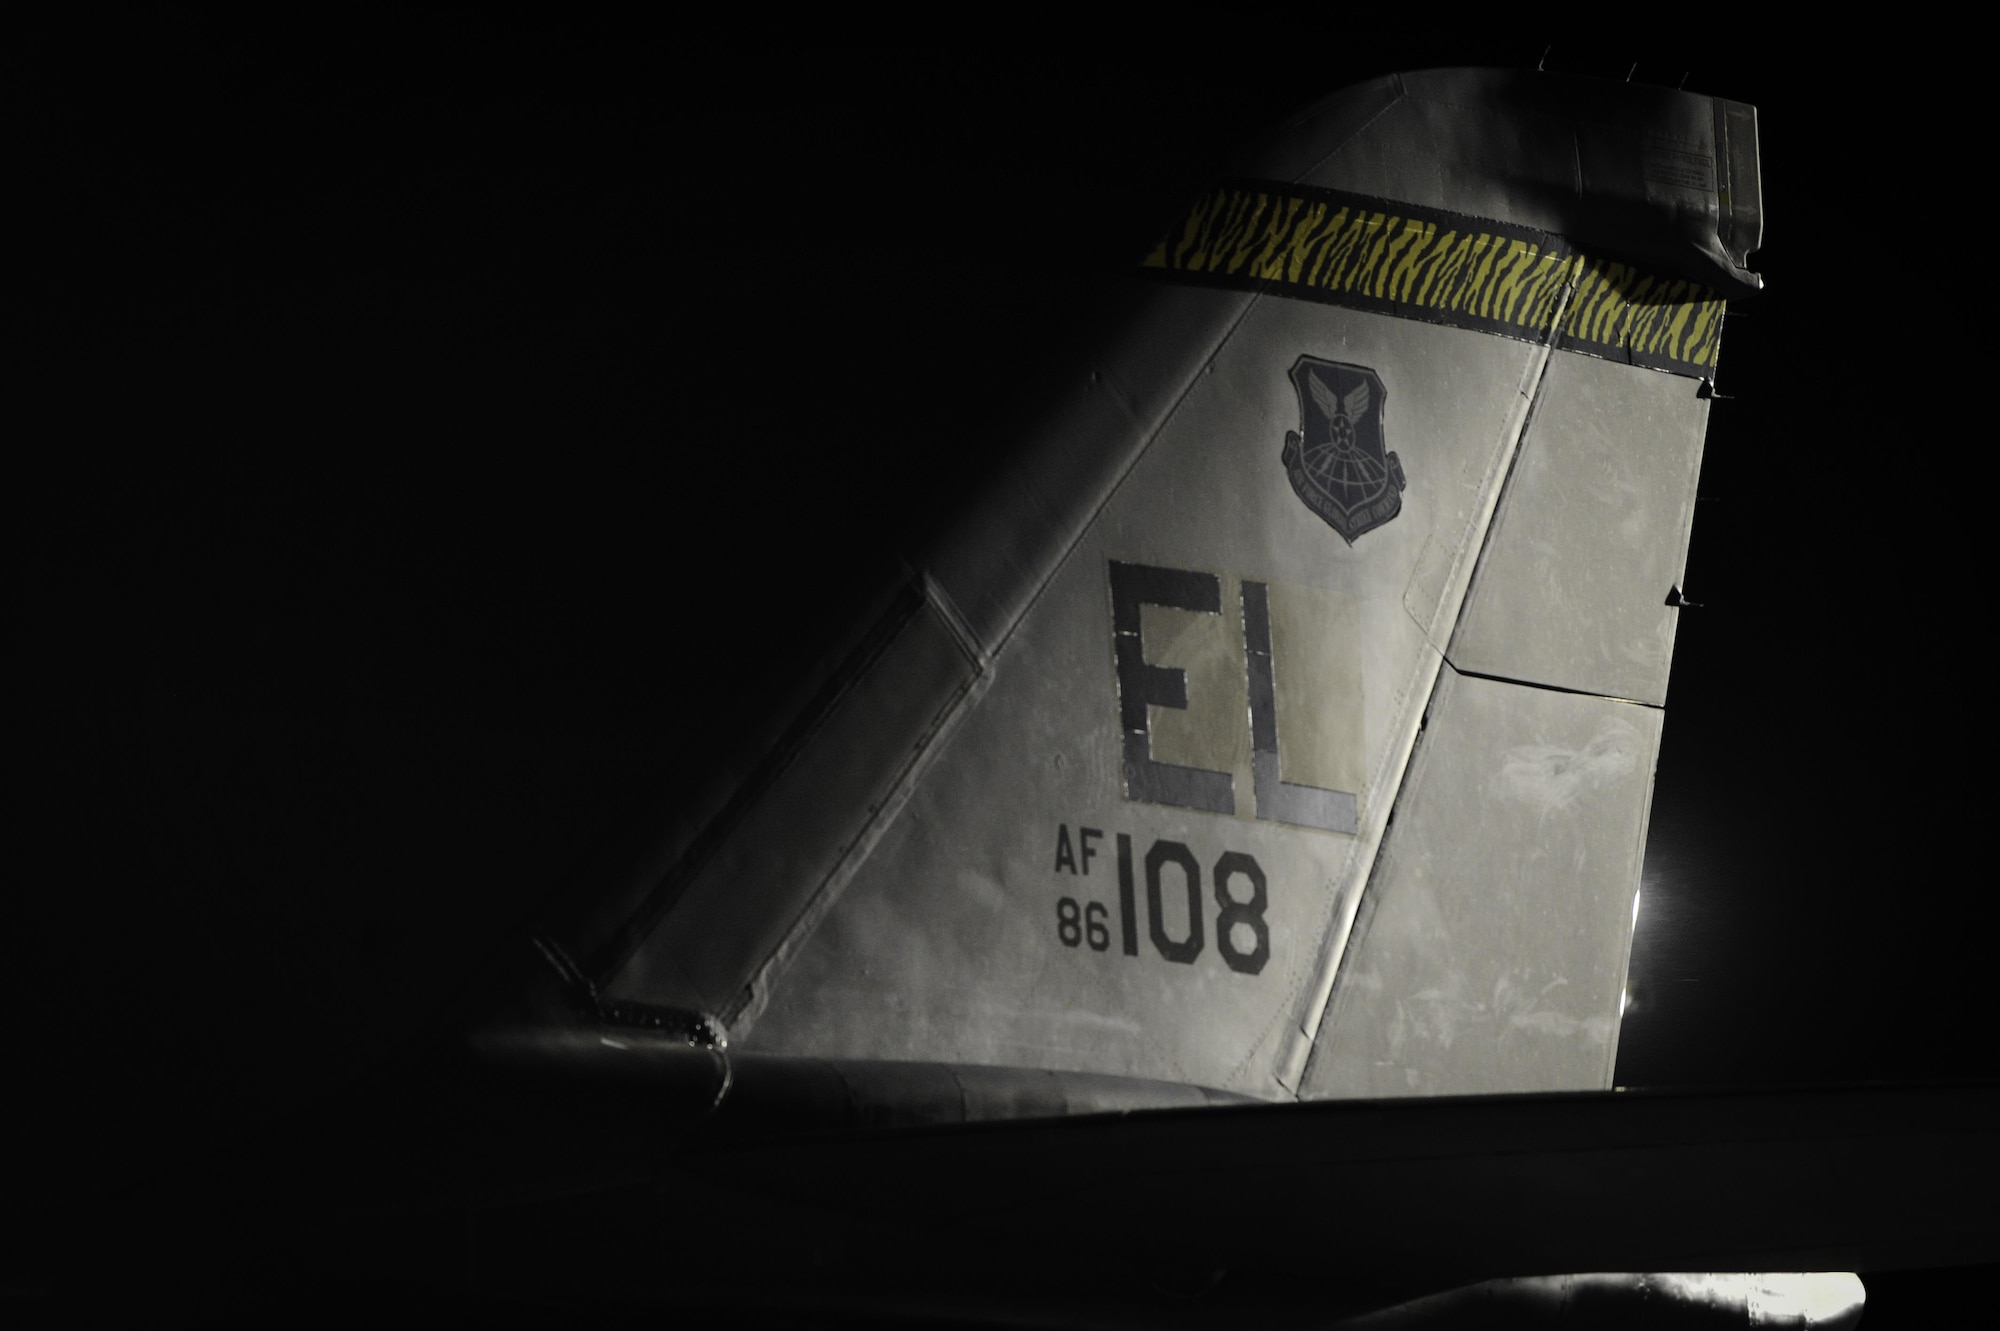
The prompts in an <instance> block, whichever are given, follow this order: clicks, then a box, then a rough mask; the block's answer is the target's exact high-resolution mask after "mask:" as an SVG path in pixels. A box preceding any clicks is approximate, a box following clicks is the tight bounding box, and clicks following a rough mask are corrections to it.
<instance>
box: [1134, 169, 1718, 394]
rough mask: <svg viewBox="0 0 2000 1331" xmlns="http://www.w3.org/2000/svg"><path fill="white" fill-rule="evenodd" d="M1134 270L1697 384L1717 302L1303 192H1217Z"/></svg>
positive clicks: (1541, 251) (1459, 222)
mask: <svg viewBox="0 0 2000 1331" xmlns="http://www.w3.org/2000/svg"><path fill="white" fill-rule="evenodd" d="M1140 266H1141V268H1142V269H1143V270H1145V271H1147V272H1151V273H1153V274H1155V275H1157V276H1160V277H1165V278H1169V279H1171V280H1176V281H1187V282H1195V283H1198V284H1201V285H1205V286H1226V287H1235V288H1239V289H1241V288H1250V289H1255V290H1260V291H1269V292H1272V293H1275V294H1277V295H1281V296H1290V297H1294V298H1297V299H1303V300H1317V301H1324V302H1327V303H1330V304H1336V305H1350V306H1354V307H1356V308H1359V309H1366V310H1374V311H1377V312H1379V313H1383V314H1393V315H1397V316H1400V317H1403V318H1409V319H1422V320H1426V321H1428V322H1431V323H1441V324H1449V325H1451V326H1453V327H1457V328H1471V329H1476V330H1478V331H1480V332H1487V333H1497V334H1499V335H1501V336H1503V337H1515V338H1521V339H1523V340H1526V341H1531V342H1544V341H1553V342H1554V344H1555V345H1556V346H1558V347H1561V348H1563V349H1564V350H1568V351H1578V352H1582V353H1584V354H1586V355H1592V356H1601V357H1605V358H1607V359H1611V360H1621V361H1629V362H1630V363H1632V364H1634V365H1644V366H1648V367H1650V368H1653V369H1659V370H1669V371H1672V372H1673V373H1676V374H1687V375H1692V376H1694V377H1696V378H1703V379H1706V378H1709V377H1710V376H1712V375H1713V374H1714V372H1715V357H1716V350H1717V345H1718V343H1719V341H1720V337H1721V332H1722V315H1723V300H1722V298H1721V297H1720V296H1718V295H1716V294H1715V293H1714V292H1713V291H1710V290H1709V289H1708V288H1707V287H1704V286H1702V285H1700V284H1699V283H1696V282H1691V281H1687V280H1685V279H1682V278H1673V277H1666V276H1663V275H1661V274H1658V273H1653V272H1647V271H1645V270H1643V269H1640V268H1637V267H1634V266H1633V265H1630V264H1625V263H1618V262H1615V261H1611V260H1606V259H1600V258H1596V257H1594V256H1592V255H1589V254H1586V253H1584V252H1583V251H1581V250H1579V249H1578V248H1577V247H1576V246H1575V245H1574V244H1573V243H1572V242H1571V241H1569V240H1567V239H1565V238H1564V237H1562V236H1559V235H1555V234H1553V233H1550V232H1546V231H1536V230H1533V229H1532V228H1529V227H1522V226H1514V225H1512V224H1510V223H1505V222H1494V221H1489V220H1486V219H1483V218H1476V217H1465V216H1462V215H1459V214H1456V213H1447V212H1443V211H1441V210H1439V209H1435V208H1420V207H1417V206H1416V205H1414V204H1404V203H1393V202H1390V201H1388V200H1386V199H1375V198H1369V197H1367V196H1365V195H1358V194H1344V193H1341V192H1339V191H1335V190H1321V189H1312V188H1309V187H1306V186H1303V185H1276V184H1270V183H1265V182H1258V181H1231V182H1225V183H1224V184H1221V185H1218V186H1216V187H1215V188H1214V189H1212V190H1210V191H1209V192H1208V193H1207V194H1206V195H1203V196H1202V197H1201V198H1199V199H1197V200H1195V202H1194V203H1193V205H1192V206H1190V207H1189V209H1188V211H1187V212H1186V214H1185V215H1183V217H1182V218H1181V220H1180V222H1179V223H1178V224H1177V225H1176V226H1175V227H1174V229H1173V230H1172V231H1170V232H1169V233H1168V234H1167V235H1166V237H1165V238H1164V239H1162V240H1161V241H1160V243H1159V244H1158V245H1157V246H1155V247H1154V249H1153V251H1152V253H1150V254H1148V255H1147V256H1146V258H1145V261H1144V262H1143V263H1142V264H1141V265H1140ZM1559 310H1560V311H1561V315H1560V326H1556V325H1557V318H1558V316H1557V311H1559Z"/></svg>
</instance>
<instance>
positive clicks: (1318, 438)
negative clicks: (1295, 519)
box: [1284, 356, 1403, 545]
mask: <svg viewBox="0 0 2000 1331" xmlns="http://www.w3.org/2000/svg"><path fill="white" fill-rule="evenodd" d="M1292 387H1293V388H1295V389H1297V390H1298V394H1299V428H1298V429H1297V430H1287V431H1285V452H1284V460H1285V474H1286V475H1287V476H1289V477H1291V478H1292V489H1294V490H1296V491H1297V492H1298V496H1299V498H1300V499H1303V500H1304V501H1305V505H1306V507H1307V508H1309V509H1311V510H1312V511H1313V512H1315V513H1317V514H1319V515H1320V517H1322V518H1324V519H1325V520H1326V525H1327V526H1329V527H1331V528H1333V529H1334V530H1335V531H1337V532H1339V533H1340V538H1341V539H1342V540H1343V541H1346V542H1347V543H1348V544H1349V545H1353V544H1354V542H1355V541H1356V540H1357V539H1358V538H1359V537H1360V536H1361V534H1362V533H1363V532H1369V531H1373V530H1375V529H1376V528H1377V527H1379V526H1381V525H1382V524H1383V523H1385V522H1387V521H1389V519H1391V518H1393V517H1395V516H1396V514H1398V513H1400V512H1402V509H1403V464H1402V463H1401V462H1400V461H1398V460H1397V458H1396V455H1395V454H1394V453H1390V452H1387V451H1385V450H1384V448H1383V446H1382V408H1383V406H1384V405H1385V404H1386V402H1387V400H1388V397H1389V394H1388V392H1387V390H1385V389H1384V388H1383V387H1382V379H1381V377H1380V376H1379V375H1377V374H1376V373H1375V371H1373V370H1371V369H1369V368H1368V367H1367V366H1365V365H1342V364H1340V363H1339V362H1337V361H1330V360H1318V359H1316V358H1314V357H1312V356H1301V357H1299V359H1298V363H1297V364H1296V365H1294V366H1292Z"/></svg>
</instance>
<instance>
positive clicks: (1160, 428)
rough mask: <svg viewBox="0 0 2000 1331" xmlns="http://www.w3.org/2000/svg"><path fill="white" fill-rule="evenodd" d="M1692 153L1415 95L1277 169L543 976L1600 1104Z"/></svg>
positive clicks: (1347, 100)
mask: <svg viewBox="0 0 2000 1331" xmlns="http://www.w3.org/2000/svg"><path fill="white" fill-rule="evenodd" d="M1621 87H1625V88H1626V89H1627V90H1626V91H1623V92H1620V91H1618V89H1619V88H1621ZM1523 88H1526V89H1527V91H1525V92H1524V91H1522V90H1523ZM1621 99H1622V100H1621ZM1733 107H1734V104H1729V103H1722V102H1718V101H1714V100H1712V99H1709V98H1705V97H1697V96H1694V95H1691V94H1679V93H1666V92H1663V91H1662V90H1658V89H1630V88H1629V85H1607V86H1598V85H1594V84H1583V83H1580V82H1577V81H1557V80H1549V81H1548V83H1547V84H1546V85H1542V86H1536V85H1533V84H1532V80H1530V81H1528V82H1524V81H1523V79H1522V78H1521V77H1520V76H1513V75H1504V76H1503V75H1497V74H1493V73H1490V72H1487V71H1442V72H1433V73H1427V74H1422V75H1406V76H1402V77H1400V78H1398V79H1393V80H1387V81H1381V82H1378V83H1376V84H1370V85H1367V86H1365V87H1363V88H1361V89H1358V90H1356V91H1355V92H1353V93H1352V94H1344V95H1342V96H1337V97H1335V98H1332V99H1329V100H1328V101H1327V102H1326V103H1323V104H1322V106H1321V107H1320V108H1317V109H1316V110H1315V111H1313V112H1310V113H1308V114H1307V115H1306V116H1304V117H1302V118H1301V119H1300V120H1299V121H1298V122H1296V123H1295V124H1294V125H1293V126H1291V127H1289V128H1288V129H1286V130H1284V131H1282V132H1281V133H1280V134H1279V135H1277V136H1276V137H1275V138H1274V140H1273V141H1272V143H1271V144H1268V145H1266V147H1265V149H1264V150H1263V152H1262V155H1261V156H1260V157H1259V158H1256V159H1253V161H1252V163H1251V166H1252V167H1253V168H1254V169H1255V172H1256V174H1255V175H1253V176H1246V177H1243V178H1236V179H1232V180H1231V181H1227V182H1225V183H1224V184H1223V185H1221V186H1218V187H1217V189H1216V190H1214V191H1211V192H1210V193H1208V194H1206V195H1204V196H1203V197H1202V198H1200V199H1198V200H1196V201H1195V202H1194V203H1193V204H1192V205H1191V206H1190V209H1189V210H1188V212H1187V213H1186V214H1185V215H1184V216H1182V217H1181V218H1179V219H1177V220H1176V222H1175V224H1174V226H1173V227H1172V228H1171V229H1170V230H1169V231H1168V233H1167V235H1166V237H1165V239H1164V240H1163V242H1162V244H1161V245H1160V246H1159V247H1158V248H1157V249H1156V250H1155V251H1153V252H1152V253H1151V254H1150V255H1148V256H1147V257H1146V260H1145V264H1144V266H1143V267H1142V269H1141V277H1140V278H1139V279H1138V280H1135V282H1134V283H1133V286H1132V290H1131V291H1130V292H1129V293H1128V294H1127V297H1126V305H1125V307H1124V309H1123V310H1122V313H1121V318H1122V322H1120V323H1119V324H1118V325H1117V326H1118V328H1119V329H1120V331H1118V332H1116V333H1114V334H1112V335H1109V336H1107V338H1106V339H1105V341H1104V343H1103V346H1102V349H1101V352H1100V353H1099V354H1098V355H1097V356H1096V357H1095V359H1094V360H1093V361H1092V362H1091V363H1090V364H1088V365H1085V366H1079V367H1077V370H1076V372H1075V373H1074V374H1073V375H1071V376H1068V377H1067V379H1066V380H1065V381H1064V382H1063V385H1062V387H1061V389H1060V390H1059V392H1058V394H1057V397H1056V399H1055V400H1053V401H1050V402H1048V403H1046V404H1044V410H1043V412H1042V414H1041V415H1040V416H1039V417H1038V418H1037V421H1038V423H1037V424H1036V425H1034V426H1033V427H1032V428H1029V429H1028V430H1026V431H1025V433H1024V434H1023V435H1022V436H1021V437H1019V438H1016V439H1013V440H1009V441H1005V442H1006V443H1007V444H1008V446H1009V447H1010V449H1011V451H1010V454H1009V458H1008V461H1007V463H1006V465H1005V467H1004V468H1003V469H1002V471H1001V472H1000V474H999V478H998V480H997V481H996V482H995V484H994V485H993V486H992V487H991V489H990V490H989V491H987V492H986V493H984V494H982V495H980V496H977V497H975V498H974V500H973V502H972V503H971V504H970V505H969V507H968V511H967V513H966V515H965V518H964V520H963V521H962V522H961V523H960V525H959V526H958V527H957V528H955V529H954V530H953V531H952V533H951V534H950V535H949V536H948V537H947V539H945V540H944V541H943V542H942V543H940V545H939V546H938V547H937V548H936V549H934V550H933V551H932V552H931V553H930V554H929V555H928V556H927V557H926V558H925V559H924V560H923V561H921V565H920V567H918V568H917V569H915V570H914V571H913V574H912V579H911V583H910V587H909V591H908V594H907V595H906V596H905V597H903V598H901V600H900V601H899V602H898V609H897V611H896V615H897V618H896V620H895V622H894V623H893V624H889V623H887V622H886V621H885V628H884V630H883V632H881V633H878V634H873V635H867V636H866V637H865V639H864V640H865V641H866V642H867V643H868V644H869V650H868V651H867V652H866V653H857V655H856V656H855V657H854V658H853V659H852V660H851V661H850V663H849V666H848V668H847V669H846V670H845V671H844V672H843V673H842V674H841V676H840V679H839V685H840V686H839V687H838V688H832V689H829V690H827V691H826V692H825V695H824V699H825V700H824V703H823V705H822V707H821V708H820V711H819V712H818V713H817V714H816V715H815V717H814V718H813V719H812V721H811V724H809V725H806V726H804V727H795V728H794V731H793V732H792V739H791V740H790V741H789V742H788V746H787V747H786V748H785V751H784V752H783V753H782V754H774V756H773V758H772V759H771V761H770V762H768V763H767V764H766V768H765V770H764V771H763V774H762V775H761V776H760V778H759V782H758V784H757V786H756V788H755V791H754V793H753V797H746V798H745V799H742V800H739V801H736V802H734V804H733V805H732V809H733V812H732V813H731V816H730V821H729V822H728V823H727V824H726V825H719V826H717V827H716V828H713V829H711V833H710V834H706V835H704V836H703V837H701V838H697V839H696V842H695V843H694V846H695V848H694V849H691V850H690V851H688V852H685V853H683V855H682V857H681V861H682V862H680V863H678V864H677V866H676V868H675V870H674V871H673V874H672V879H673V885H672V894H671V898H670V899H667V898H661V899H659V900H656V902H655V903H654V906H653V909H652V911H651V913H650V914H647V915H646V916H645V923H644V927H637V926H635V925H632V924H629V923H628V926H627V928H626V929H625V934H624V937H625V939H626V941H625V942H624V943H622V944H620V945H619V946H617V947H615V948H610V949H608V950H607V948H606V947H605V946H604V943H605V940H603V939H580V940H568V941H567V942H566V943H565V946H566V947H567V948H568V949H569V951H570V954H571V955H574V956H593V955H594V956H596V957H597V958H598V962H597V973H596V974H594V975H592V976H590V977H589V978H590V979H591V980H592V981H593V982H594V983H595V984H596V986H597V988H598V989H599V991H600V992H601V993H602V994H603V995H604V996H606V998H608V999H610V1000H613V1001H619V1002H630V1003H639V1004H655V1005H662V1006H671V1007H682V1008H692V1009H695V1010H697V1011H701V1012H705V1013H710V1014H713V1015H715V1016H716V1017H718V1018H720V1020H721V1021H722V1022H723V1023H725V1024H726V1025H727V1026H728V1027H729V1028H730V1030H731V1032H732V1034H733V1036H734V1038H735V1039H736V1041H737V1043H738V1045H739V1046H740V1047H746V1048H749V1049H753V1050H758V1051H763V1052H770V1053H792V1054H811V1055H819V1056H831V1057H842V1058H873V1059H915V1060H925V1061H941V1062H952V1063H961V1064H980V1063H985V1064H998V1065H1006V1066H1017V1067H1019V1066H1025V1067H1042V1068H1050V1069H1058V1070H1063V1071H1074V1072H1087V1073H1103V1074H1112V1075H1119V1076H1129V1077H1145V1078H1152V1079H1158V1080H1167V1081H1178V1082H1186V1083H1193V1084H1197V1085H1202V1086H1210V1087H1216V1088H1220V1089H1226V1090H1231V1091H1237V1092H1241V1093H1246V1094H1250V1095H1255V1096H1261V1097H1266V1098H1290V1097H1293V1096H1297V1095H1306V1096H1329V1095H1331V1096H1351V1095H1383V1094H1395V1095H1406V1094H1411V1093H1451V1092H1476V1091H1506V1090H1519V1091H1529V1090H1552V1089H1578V1088H1593V1087H1603V1086H1608V1085H1609V1083H1610V1076H1611V1069H1612V1066H1613V1060H1614V1059H1615V1054H1616V1042H1617V1028H1618V1018H1619V1013H1620V1008H1621V1004H1622V994H1623V988H1624V971H1625V965H1626V958H1627V954H1628V951H1629V945H1630V934H1631V927H1632V918H1631V903H1632V897H1633V893H1634V891H1636V888H1637V884H1638V875H1639V861H1640V856H1641V853H1642V851H1643V847H1644V837H1645V824H1646V815H1647V809H1648V806H1649V803H1650V795H1651V783H1652V771H1653V764H1654V759H1655V756H1656V754H1657V751H1658V743H1659V735H1660V726H1661V718H1662V711H1661V708H1662V706H1663V704H1664V701H1665V690H1666V680H1667V670H1668V665H1669V663H1670V660H1671V654H1672V645H1673V630H1674V615H1675V613H1676V612H1675V610H1674V609H1673V608H1671V607H1670V606H1668V605H1667V604H1666V600H1667V592H1668V590H1669V589H1670V588H1671V587H1673V586H1675V585H1677V583H1678V581H1679V577H1680V571H1681V563H1682V560H1683V558H1684V554H1685V550H1686V544H1687V539H1688V534H1689V523H1690V515H1691V511H1692V494H1693V485H1694V478H1695V474H1696V471H1697V469H1698V467H1699V461H1700V452H1701V442H1702V438H1703V433H1704V427H1705V424H1706V412H1707V401H1706V397H1705V395H1704V393H1703V392H1702V391H1701V390H1702V385H1703V382H1704V381H1705V380H1706V379H1707V378H1708V377H1709V376H1710V375H1711V374H1712V373H1713V366H1714V363H1715V355H1716V351H1717V346H1718V341H1719V334H1720V325H1721V317H1722V295H1721V294H1719V292H1726V291H1733V290H1741V289H1744V288H1745V287H1746V286H1747V285H1748V279H1746V278H1743V277H1741V276H1740V275H1738V276H1731V271H1730V270H1729V269H1728V268H1727V264H1726V263H1725V262H1724V261H1725V260H1727V262H1728V263H1734V264H1737V265H1738V267H1740V262H1741V260H1742V259H1744V258H1747V255H1748V252H1749V249H1750V248H1754V243H1755V240H1756V225H1757V224H1758V223H1757V221H1756V219H1755V217H1754V213H1755V200H1754V192H1753V194H1752V196H1751V197H1750V198H1749V199H1748V201H1746V199H1745V194H1744V190H1743V188H1742V187H1741V186H1740V185H1739V186H1738V187H1737V188H1736V189H1735V191H1734V193H1731V192H1730V191H1731V182H1732V181H1740V180H1742V179H1750V180H1754V177H1755V171H1756V158H1755V143H1754V115H1752V116H1750V117H1749V118H1748V119H1747V120H1746V119H1745V118H1744V117H1743V116H1741V115H1738V114H1737V111H1739V110H1740V111H1744V112H1747V110H1748V109H1747V108H1735V109H1732V108H1733ZM1564 108H1567V110H1564ZM1606 125H1610V126H1613V127H1614V128H1615V131H1616V132H1615V133H1613V131H1612V130H1606V129H1604V126H1606ZM1745 126H1747V129H1746V128H1745ZM1746 134H1747V135H1748V138H1747V140H1746V138H1745V137H1744V136H1745V135H1746ZM1592 135H1596V136H1597V138H1595V139H1593V138H1591V136H1592ZM1729 135H1734V136H1735V137H1727V136H1729ZM1606 136H1609V137H1606ZM1586 139H1590V142H1591V143H1593V144H1596V143H1597V142H1598V139H1602V140H1603V142H1604V143H1606V144H1611V145H1613V147H1616V146H1617V145H1624V147H1623V148H1618V149H1617V151H1613V148H1602V152H1600V151H1599V148H1600V147H1602V145H1599V147H1593V148H1591V150H1590V151H1588V152H1586V151H1584V150H1583V145H1584V143H1585V140H1586ZM1627 149H1629V152H1627V151H1626V150H1627ZM1565 154H1567V156H1566V157H1565ZM1594 154H1595V155H1594ZM1606 154H1608V156H1607V155H1606ZM1633 154H1636V156H1633ZM1600 158H1602V160H1603V161H1604V162H1605V163H1610V164H1614V165H1615V164H1618V163H1624V166H1627V167H1630V170H1628V171H1626V172H1625V174H1624V175H1619V174H1617V173H1616V172H1614V171H1612V170H1611V169H1610V166H1608V165H1606V166H1599V165H1594V164H1595V163H1598V162H1599V160H1600ZM1628 159H1629V160H1628ZM1563 160H1567V161H1569V162H1570V163H1571V164H1572V166H1571V168H1570V170H1571V175H1570V177H1568V178H1567V179H1565V178H1562V177H1561V173H1560V170H1559V166H1560V162H1561V161H1563ZM1620 169H1621V170H1622V169H1624V168H1623V167H1621V168H1620ZM1579 173H1580V174H1579ZM1628 177H1629V178H1628ZM1564 189H1567V190H1568V191H1569V194H1568V195H1567V196H1563V191H1564ZM1558 196H1563V197H1562V198H1559V197H1558ZM1563 198H1567V199H1568V201H1567V202H1564V201H1563ZM1579 200H1580V202H1579ZM1746 219H1749V220H1746ZM1558 225H1559V226H1561V227H1567V228H1568V232H1564V231H1562V230H1559V229H1557V226H1558ZM1691 237H1692V239H1690V238H1691ZM1683 241H1687V242H1689V243H1688V244H1687V245H1685V246H1683V245H1681V242H1683ZM1677 247H1678V248H1677ZM1718 255H1720V256H1722V257H1721V258H1718V257H1717V256H1718ZM1663 256H1664V257H1663ZM1669 261H1670V262H1669ZM1704 277H1706V278H1708V279H1710V280H1709V281H1707V282H1706V283H1705V282H1704V281H1703V280H1702V279H1703V278H1704ZM736 805H740V806H741V807H740V808H739V807H735V806H736Z"/></svg>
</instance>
